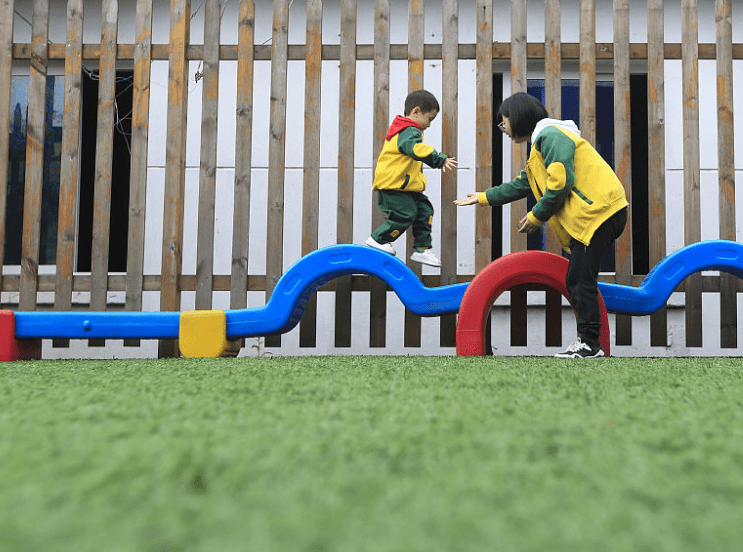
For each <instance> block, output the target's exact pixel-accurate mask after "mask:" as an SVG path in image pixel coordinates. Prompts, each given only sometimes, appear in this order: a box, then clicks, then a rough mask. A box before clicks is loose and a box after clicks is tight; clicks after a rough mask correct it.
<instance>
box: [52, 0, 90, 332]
mask: <svg viewBox="0 0 743 552" xmlns="http://www.w3.org/2000/svg"><path fill="white" fill-rule="evenodd" d="M82 49H83V2H82V0H70V1H69V2H68V3H67V56H66V58H65V77H64V87H65V89H64V111H63V113H62V151H61V166H60V175H59V224H58V226H57V273H56V286H55V290H54V309H55V310H60V311H69V310H71V309H72V273H73V270H74V263H75V230H76V228H77V195H78V173H79V170H80V149H79V145H80V119H81V116H82V111H81V105H82V103H81V102H82ZM53 345H54V346H55V347H67V346H69V340H68V339H59V340H57V339H55V340H54V341H53Z"/></svg>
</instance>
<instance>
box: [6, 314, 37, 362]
mask: <svg viewBox="0 0 743 552" xmlns="http://www.w3.org/2000/svg"><path fill="white" fill-rule="evenodd" d="M40 358H41V339H16V337H15V314H14V313H13V311H9V310H0V361H5V362H7V361H13V360H39V359H40Z"/></svg>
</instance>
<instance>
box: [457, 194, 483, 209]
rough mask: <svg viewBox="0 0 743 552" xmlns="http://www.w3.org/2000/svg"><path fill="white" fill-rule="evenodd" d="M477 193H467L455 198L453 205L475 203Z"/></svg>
mask: <svg viewBox="0 0 743 552" xmlns="http://www.w3.org/2000/svg"><path fill="white" fill-rule="evenodd" d="M477 202H478V201H477V194H476V193H475V194H467V197H465V198H462V199H455V200H454V205H459V206H460V207H461V206H463V205H475V204H476V203H477Z"/></svg>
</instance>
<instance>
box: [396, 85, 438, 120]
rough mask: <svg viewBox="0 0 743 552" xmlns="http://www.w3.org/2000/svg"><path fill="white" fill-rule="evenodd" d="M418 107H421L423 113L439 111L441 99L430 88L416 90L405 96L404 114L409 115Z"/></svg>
mask: <svg viewBox="0 0 743 552" xmlns="http://www.w3.org/2000/svg"><path fill="white" fill-rule="evenodd" d="M416 107H420V108H421V111H422V112H423V113H428V112H429V111H435V112H436V113H438V112H439V101H438V100H437V99H436V96H434V95H433V94H431V93H430V92H429V91H428V90H414V91H413V92H411V93H410V94H408V97H407V98H405V113H403V115H405V116H406V117H407V116H408V115H410V112H411V111H413V110H414V109H415V108H416Z"/></svg>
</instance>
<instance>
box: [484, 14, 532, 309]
mask: <svg viewBox="0 0 743 552" xmlns="http://www.w3.org/2000/svg"><path fill="white" fill-rule="evenodd" d="M526 89H527V81H526V0H513V1H512V2H511V94H515V93H516V92H526ZM526 155H527V153H526V144H517V143H515V142H513V141H511V178H516V177H518V175H519V174H520V173H521V169H523V168H524V166H525V165H526ZM482 189H484V188H482ZM482 189H481V188H479V187H478V190H482ZM525 216H526V199H522V200H519V201H516V202H513V203H511V251H510V252H511V253H515V252H516V251H526V234H519V233H518V232H517V231H516V228H518V225H519V221H520V220H521V219H522V218H524V217H525ZM511 301H512V304H513V295H512V296H511Z"/></svg>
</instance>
